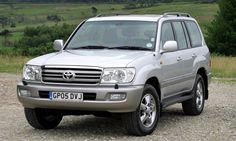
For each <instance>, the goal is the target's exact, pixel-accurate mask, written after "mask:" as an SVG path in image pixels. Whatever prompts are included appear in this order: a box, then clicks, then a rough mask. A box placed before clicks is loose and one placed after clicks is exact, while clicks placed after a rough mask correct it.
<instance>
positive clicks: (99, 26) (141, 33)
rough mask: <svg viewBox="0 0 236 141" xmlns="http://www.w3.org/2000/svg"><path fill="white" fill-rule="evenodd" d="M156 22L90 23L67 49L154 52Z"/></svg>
mask: <svg viewBox="0 0 236 141" xmlns="http://www.w3.org/2000/svg"><path fill="white" fill-rule="evenodd" d="M156 26H157V24H156V22H149V21H89V22H86V23H84V24H83V25H82V26H81V27H80V28H79V30H78V31H77V32H76V33H75V34H74V36H73V37H72V39H71V40H70V42H69V43H68V45H67V47H66V49H128V50H153V49H154V46H155V36H156V28H157V27H156Z"/></svg>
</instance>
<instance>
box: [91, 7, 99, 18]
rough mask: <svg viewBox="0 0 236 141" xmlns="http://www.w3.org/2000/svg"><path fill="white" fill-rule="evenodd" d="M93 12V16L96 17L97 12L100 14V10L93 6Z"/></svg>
mask: <svg viewBox="0 0 236 141" xmlns="http://www.w3.org/2000/svg"><path fill="white" fill-rule="evenodd" d="M91 10H92V14H93V16H96V15H97V12H98V9H97V8H96V7H94V6H93V7H91Z"/></svg>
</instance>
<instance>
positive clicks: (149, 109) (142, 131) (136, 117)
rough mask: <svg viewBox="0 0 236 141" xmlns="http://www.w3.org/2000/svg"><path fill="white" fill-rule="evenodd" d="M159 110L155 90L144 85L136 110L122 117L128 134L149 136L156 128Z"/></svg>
mask: <svg viewBox="0 0 236 141" xmlns="http://www.w3.org/2000/svg"><path fill="white" fill-rule="evenodd" d="M160 109H161V108H160V101H159V96H158V94H157V92H156V89H155V88H154V87H153V86H151V85H148V84H147V85H145V87H144V90H143V95H142V99H141V101H140V104H139V107H138V108H137V110H136V111H134V112H131V113H126V114H125V115H124V116H123V122H124V125H125V127H126V129H127V131H128V133H129V134H132V135H137V136H144V135H148V134H151V133H152V132H153V131H154V130H155V128H156V126H157V123H158V120H159V117H160Z"/></svg>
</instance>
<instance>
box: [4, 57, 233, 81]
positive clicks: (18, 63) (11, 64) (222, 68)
mask: <svg viewBox="0 0 236 141" xmlns="http://www.w3.org/2000/svg"><path fill="white" fill-rule="evenodd" d="M30 59H31V57H24V56H9V55H0V72H7V73H21V72H22V68H23V65H24V64H25V63H26V62H27V61H28V60H30ZM211 62H212V75H213V77H217V78H225V79H224V80H225V81H234V82H235V81H236V79H235V78H236V65H235V64H236V57H222V56H212V60H211Z"/></svg>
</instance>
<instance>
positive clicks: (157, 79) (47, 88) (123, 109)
mask: <svg viewBox="0 0 236 141" xmlns="http://www.w3.org/2000/svg"><path fill="white" fill-rule="evenodd" d="M54 48H55V50H57V52H54V53H50V54H46V55H43V56H40V57H37V58H34V59H32V60H30V61H29V62H27V63H26V65H25V66H24V69H23V79H22V82H21V83H20V84H18V86H17V96H18V99H19V101H20V102H21V103H22V104H23V106H24V109H25V110H24V111H25V116H26V119H27V121H28V123H29V124H30V125H31V126H33V127H34V128H37V129H52V128H55V127H57V125H58V124H59V123H60V121H61V120H62V117H63V116H64V115H75V114H76V115H82V114H94V115H97V116H103V115H107V114H119V115H121V119H122V120H123V122H124V126H125V127H126V129H127V131H128V133H130V134H133V135H140V136H141V135H147V134H150V133H152V132H153V131H154V130H155V128H156V126H157V123H158V120H159V119H160V112H161V109H162V108H165V107H167V106H169V105H172V104H175V103H182V107H183V112H184V113H185V114H187V115H199V114H201V113H202V111H203V108H204V101H205V100H206V99H208V84H209V81H210V75H211V73H210V53H209V50H208V47H207V45H206V43H205V41H204V37H203V34H202V32H201V30H200V28H199V25H198V23H197V22H196V20H195V19H194V18H192V17H191V16H190V15H189V14H186V13H178V12H172V13H164V14H163V15H114V16H111V15H110V16H97V17H94V18H90V19H88V20H86V21H83V22H82V23H81V24H79V25H78V27H77V28H76V29H75V30H74V32H73V33H72V34H71V36H70V37H69V38H68V40H67V41H66V42H65V44H64V43H63V41H62V40H55V41H54Z"/></svg>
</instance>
